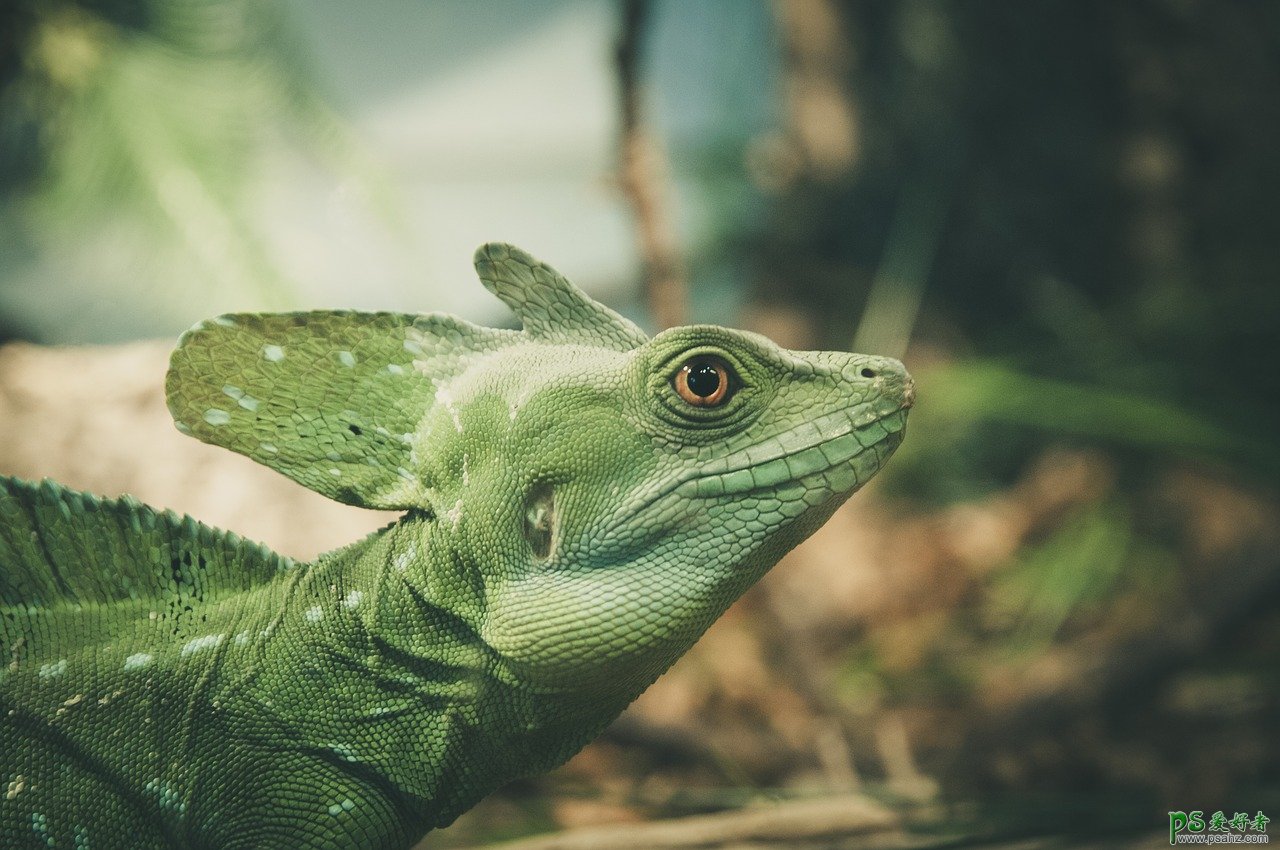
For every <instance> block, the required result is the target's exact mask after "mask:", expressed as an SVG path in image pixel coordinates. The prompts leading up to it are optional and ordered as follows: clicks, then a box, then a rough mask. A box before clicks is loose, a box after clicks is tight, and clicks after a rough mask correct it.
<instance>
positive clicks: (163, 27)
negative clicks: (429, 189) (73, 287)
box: [0, 0, 354, 337]
mask: <svg viewBox="0 0 1280 850" xmlns="http://www.w3.org/2000/svg"><path fill="white" fill-rule="evenodd" d="M290 32H291V30H290V27H289V26H288V22H287V20H286V18H285V15H284V12H283V9H282V8H281V6H280V5H279V3H277V2H274V0H265V2H259V0H201V1H200V2H185V0H183V2H176V0H83V2H80V0H20V1H19V2H14V3H8V4H5V5H4V7H3V8H0V33H3V34H4V35H3V37H0V216H2V219H0V220H2V221H3V222H4V224H5V227H4V228H3V230H4V233H3V235H2V236H0V240H2V241H0V248H2V249H3V250H0V275H13V274H14V273H15V271H16V270H17V269H19V268H20V267H21V264H22V262H23V261H24V260H26V259H29V258H34V257H37V256H45V257H51V258H54V262H56V263H59V264H61V267H62V268H63V269H64V275H65V276H75V275H76V274H83V273H84V272H85V271H87V270H88V269H93V268H95V267H96V268H101V267H103V266H107V267H110V268H112V269H115V270H116V272H115V273H114V275H108V278H112V277H113V276H114V277H118V278H119V279H120V281H121V282H120V284H119V285H120V286H122V287H125V286H129V287H137V288H138V289H139V290H141V292H142V293H143V294H142V296H141V297H139V298H138V299H137V300H138V301H140V302H144V303H145V302H146V301H150V302H151V303H152V305H153V307H152V308H151V309H152V310H153V311H154V312H156V313H159V314H161V315H163V314H164V313H165V312H166V304H168V302H172V301H174V300H175V299H182V298H189V297H190V293H191V292H193V291H197V292H198V291H200V290H202V289H203V290H209V291H217V292H226V293H233V294H234V296H235V297H237V298H238V299H239V300H241V301H243V302H244V303H246V304H253V305H257V306H260V307H264V308H275V309H282V308H285V307H288V306H290V305H291V304H292V303H293V298H292V291H293V283H292V282H291V281H290V280H289V278H288V275H287V273H286V272H285V271H284V270H283V269H281V268H280V267H279V265H278V263H277V262H276V260H275V259H274V258H273V256H272V253H271V251H270V249H269V247H268V246H267V245H266V244H265V242H264V239H263V236H262V234H261V233H260V232H259V230H258V227H257V225H256V223H255V214H256V213H257V212H258V210H257V209H255V207H254V201H255V198H254V195H253V190H254V189H255V187H256V185H257V183H258V181H259V180H260V179H261V175H262V167H263V154H264V152H265V151H270V150H273V148H272V146H271V143H273V142H275V143H279V144H277V145H276V147H275V148H274V149H275V150H278V149H280V148H281V147H283V146H288V145H292V146H294V147H296V148H300V149H305V150H308V151H310V153H311V155H312V156H315V157H318V158H319V160H320V161H322V162H325V163H327V164H328V165H329V166H332V167H335V168H338V169H344V168H349V167H350V166H351V165H352V163H353V162H354V159H353V153H352V149H351V147H350V145H349V144H348V143H347V141H346V139H345V137H344V134H343V131H342V129H341V125H340V124H339V123H338V122H337V121H336V120H335V119H334V118H333V116H332V115H331V114H330V113H329V111H328V110H327V108H326V107H325V106H324V104H323V102H322V101H321V100H320V98H319V96H318V93H317V86H316V84H315V82H314V80H312V78H311V74H310V72H309V70H308V64H307V62H306V61H305V60H304V59H303V58H302V55H301V52H300V51H299V50H298V49H297V48H296V47H295V45H294V42H293V39H292V36H291V35H290ZM175 278H178V279H181V280H182V281H183V283H184V285H183V286H182V287H178V286H174V285H173V284H172V281H173V280H174V279H175ZM126 281H127V283H125V282H126ZM7 283H8V285H9V286H11V287H12V286H15V285H21V284H18V283H15V282H14V281H9V282H7ZM131 297H132V296H131ZM149 328H150V326H149V325H148V324H146V322H145V321H143V320H142V319H141V318H139V322H138V324H137V326H136V327H133V328H123V329H121V332H123V334H124V335H125V336H126V337H127V336H128V335H129V333H130V332H133V333H143V334H146V333H149V332H151V331H150V330H149ZM12 330H14V331H23V330H26V329H23V328H13V329H12ZM119 333H120V332H116V333H113V334H111V335H112V336H118V335H119Z"/></svg>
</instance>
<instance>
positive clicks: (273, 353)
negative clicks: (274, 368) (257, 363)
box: [262, 345, 284, 363]
mask: <svg viewBox="0 0 1280 850" xmlns="http://www.w3.org/2000/svg"><path fill="white" fill-rule="evenodd" d="M262 359H264V360H269V361H271V362H272V363H279V362H280V361H281V360H283V359H284V349H283V348H281V347H280V346H278V345H264V346H262Z"/></svg>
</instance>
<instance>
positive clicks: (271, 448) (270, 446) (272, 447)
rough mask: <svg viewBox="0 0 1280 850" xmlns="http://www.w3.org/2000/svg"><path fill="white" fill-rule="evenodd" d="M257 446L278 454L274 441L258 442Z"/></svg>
mask: <svg viewBox="0 0 1280 850" xmlns="http://www.w3.org/2000/svg"><path fill="white" fill-rule="evenodd" d="M258 448H260V449H262V450H263V451H264V452H267V453H268V454H273V455H278V454H280V449H279V448H277V447H276V444H275V443H258Z"/></svg>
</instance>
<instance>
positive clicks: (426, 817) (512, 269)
mask: <svg viewBox="0 0 1280 850" xmlns="http://www.w3.org/2000/svg"><path fill="white" fill-rule="evenodd" d="M476 268H477V271H478V273H479V275H480V278H481V280H482V281H483V282H484V284H485V286H486V287H488V288H489V289H490V290H491V291H492V292H493V293H494V294H496V295H497V296H498V297H499V298H501V299H502V300H503V301H505V302H506V303H507V304H508V305H509V306H510V307H511V308H512V309H513V310H514V311H515V312H516V314H517V315H518V316H519V318H520V319H521V321H522V323H523V330H521V331H511V330H494V329H490V328H484V327H478V326H475V325H471V324H468V323H466V322H463V321H461V320H459V319H456V318H454V317H451V316H447V315H441V314H427V315H404V314H395V313H352V312H312V313H289V314H270V315H261V314H238V315H229V316H223V317H221V318H218V319H214V320H212V321H210V322H202V323H200V324H198V325H196V326H195V327H194V328H193V329H192V330H190V331H189V332H188V333H187V334H185V335H184V336H183V338H182V339H181V340H180V342H179V344H178V347H177V349H176V350H175V352H174V354H173V357H172V361H171V367H170V371H169V375H168V380H167V393H168V400H169V408H170V410H171V411H172V413H173V416H174V418H175V420H176V422H177V427H178V428H179V429H180V430H181V431H183V432H184V433H187V434H191V435H193V436H195V437H197V438H199V439H201V440H204V441H206V442H209V443H213V444H215V445H220V446H224V447H226V448H229V449H231V450H233V451H236V452H240V453H242V454H245V455H248V456H249V457H251V458H253V459H254V460H256V461H258V462H260V463H263V464H266V465H267V466H269V467H271V468H273V469H275V470H277V471H279V472H281V473H283V474H285V475H287V476H289V477H291V478H293V479H294V480H296V481H298V482H300V483H302V484H304V485H306V486H307V487H310V488H311V489H313V490H316V491H318V492H320V493H322V494H324V495H326V496H329V497H331V498H333V499H337V500H339V501H342V502H346V503H348V504H353V505H363V506H366V507H372V508H380V509H385V510H394V511H402V512H404V513H403V516H401V517H400V518H399V519H398V520H396V521H395V522H393V523H391V524H390V525H388V526H386V527H385V528H383V529H382V530H381V531H379V532H377V533H375V534H373V535H371V536H369V537H368V538H366V539H364V540H361V541H360V542H358V543H354V544H352V545H351V546H348V547H346V548H343V549H339V550H337V551H334V552H330V553H328V554H325V555H323V556H321V557H319V558H318V559H316V560H315V561H313V562H311V563H305V564H304V563H295V562H293V561H291V560H290V559H288V558H285V557H282V556H279V555H276V554H274V553H272V552H270V551H268V550H267V549H265V548H263V547H261V546H258V545H255V544H253V543H250V542H248V541H245V540H242V539H240V538H239V537H237V536H236V535H234V534H229V533H225V532H222V531H217V530H214V529H211V528H209V527H206V526H203V525H200V524H199V523H197V522H195V521H194V520H192V519H190V518H186V517H178V516H175V515H173V514H172V513H169V512H159V511H156V510H153V509H151V508H148V507H146V506H145V505H142V504H140V503H138V502H137V501H135V500H133V499H131V498H128V497H125V498H123V499H117V500H104V499H99V498H96V497H93V496H89V495H85V494H82V493H76V492H72V491H69V490H67V489H64V488H62V487H60V486H58V485H56V484H53V483H51V482H45V483H42V484H32V483H28V482H24V481H19V480H14V479H6V478H0V846H3V847H4V848H25V847H32V848H39V847H65V848H93V850H106V848H124V847H129V848H268V847H271V848H275V847H305V848H404V847H407V846H409V845H411V844H412V843H413V842H415V841H416V840H418V839H419V838H420V837H421V836H422V835H423V834H424V833H425V832H427V831H428V830H430V829H432V828H434V827H439V826H443V825H446V824H448V823H450V822H451V821H452V820H453V819H454V818H455V817H457V815H458V814H459V813H461V812H462V811H465V810H466V809H467V808H469V807H470V806H472V805H473V804H474V803H475V802H476V801H477V800H479V799H480V798H481V797H483V796H484V795H485V794H487V793H489V792H490V791H492V790H493V789H494V788H496V787H498V786H499V785H501V784H503V783H505V782H507V781H509V780H511V779H513V778H515V777H519V776H525V775H528V774H532V773H535V772H539V771H545V770H548V769H550V768H552V767H554V766H555V765H558V764H560V763H562V762H564V761H565V760H566V759H568V758H569V756H571V755H572V754H573V753H575V752H576V751H577V750H579V749H580V748H581V747H582V746H583V745H584V744H586V742H588V741H589V740H591V739H592V738H593V737H595V736H596V735H597V734H599V733H600V731H601V730H602V729H603V728H604V727H605V725H606V724H607V723H608V722H609V721H610V720H611V719H612V718H614V717H615V716H616V715H617V714H618V713H619V712H620V711H621V710H622V709H623V708H624V707H625V706H626V705H627V704H628V703H629V702H631V701H632V700H633V699H635V697H636V696H637V695H638V694H639V693H640V692H641V691H643V690H644V689H645V688H646V687H647V686H648V685H649V684H650V683H651V682H653V680H654V679H655V678H657V677H658V676H659V675H660V674H661V673H662V672H663V671H664V670H665V669H667V667H669V666H670V665H671V664H672V663H673V662H674V661H675V660H676V658H678V657H679V656H680V655H681V654H682V653H683V652H684V651H685V650H687V649H688V648H689V646H690V645H691V644H692V643H693V642H694V641H695V640H696V639H697V638H698V636H699V635H700V634H701V633H702V632H703V631H704V630H705V629H706V628H707V627H708V626H709V625H710V624H711V623H712V622H713V621H714V620H715V619H716V617H718V616H719V615H720V614H721V613H722V612H723V611H724V610H725V608H727V607H728V606H729V604H730V603H731V602H733V600H734V599H736V598H737V597H738V596H739V595H740V594H741V593H742V592H743V591H744V590H745V589H746V588H747V587H748V586H750V585H751V584H752V583H753V582H755V581H756V580H757V579H759V578H760V576H761V575H763V574H764V573H765V571H767V570H768V569H769V568H770V567H771V566H772V565H773V564H774V563H775V562H776V561H777V560H778V559H779V558H780V557H781V556H782V555H783V554H784V553H785V552H787V551H788V550H789V549H791V548H792V547H793V546H795V545H796V544H797V543H799V542H800V541H801V540H803V539H804V538H805V537H806V536H808V535H809V534H811V533H812V532H813V531H814V530H815V529H817V528H818V527H819V526H820V525H821V524H822V523H823V522H824V521H825V520H826V519H827V517H829V516H830V515H831V513H832V511H833V510H835V508H836V507H837V506H838V505H839V504H840V503H841V502H843V501H844V500H845V499H846V498H848V496H849V495H850V494H851V493H852V492H853V491H854V490H856V489H857V488H858V487H860V486H861V485H862V484H865V483H866V481H867V480H868V479H869V478H870V477H871V476H872V475H874V474H875V473H876V471H877V470H879V469H880V467H881V466H882V465H883V464H884V463H885V461H886V460H887V459H888V458H889V456H890V455H891V454H892V453H893V450H894V449H895V448H896V447H897V445H898V443H899V442H900V440H901V439H902V434H903V428H904V425H905V422H906V413H907V408H908V407H910V405H911V402H912V384H911V379H910V377H909V376H908V375H907V373H906V372H905V371H904V370H903V368H902V365H901V364H900V363H898V362H897V361H895V360H890V359H887V358H880V357H868V356H864V355H858V354H843V353H834V352H797V351H788V350H784V349H782V348H779V347H778V346H776V345H774V344H773V343H771V342H770V341H768V340H767V339H765V338H763V337H761V336H758V335H756V334H751V333H744V332H740V331H733V330H727V329H725V328H721V327H715V326H710V325H697V326H691V327H681V328H674V329H672V330H668V331H665V332H663V333H661V334H658V335H657V336H655V337H654V338H652V339H648V338H647V337H646V336H645V335H644V334H643V333H642V332H641V331H640V330H639V329H638V328H637V327H636V326H635V325H633V324H632V323H630V322H629V321H627V320H625V319H623V318H622V317H620V316H619V315H617V314H616V313H614V312H613V311H611V310H609V309H608V308H606V307H604V306H602V305H600V304H597V303H595V302H593V301H591V300H590V299H589V298H587V297H586V295H584V294H583V293H582V292H581V291H579V290H578V289H577V288H575V287H574V286H573V285H572V284H570V283H569V282H568V281H567V280H565V279H564V278H563V277H561V276H560V275H559V274H557V273H556V272H555V271H554V270H552V269H551V268H549V267H548V266H546V265H543V264H541V263H539V262H537V261H535V260H533V259H532V258H530V257H529V256H528V255H526V254H524V253H523V252H521V251H519V250H517V249H515V248H512V247H509V246H506V245H499V244H493V245H487V246H484V247H482V248H481V249H480V251H479V252H478V253H477V255H476Z"/></svg>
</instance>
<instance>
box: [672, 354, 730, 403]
mask: <svg viewBox="0 0 1280 850" xmlns="http://www.w3.org/2000/svg"><path fill="white" fill-rule="evenodd" d="M672 383H673V384H674V386H675V390H676V395H678V396H680V398H681V399H683V400H684V401H685V402H686V403H688V404H691V405H693V406H694V407H715V406H717V405H720V404H724V403H725V402H726V401H728V400H729V367H728V366H726V365H725V363H724V361H723V360H720V359H719V358H718V357H695V358H693V359H692V360H690V361H689V362H687V363H685V364H684V365H683V366H681V367H680V371H679V372H676V376H675V378H673V379H672Z"/></svg>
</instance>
